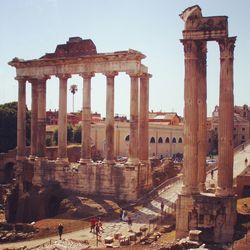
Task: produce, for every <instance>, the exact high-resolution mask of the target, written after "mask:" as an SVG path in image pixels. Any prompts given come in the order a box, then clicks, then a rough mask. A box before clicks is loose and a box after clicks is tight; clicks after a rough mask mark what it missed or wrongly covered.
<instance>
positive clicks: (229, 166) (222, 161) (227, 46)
mask: <svg viewBox="0 0 250 250" xmlns="http://www.w3.org/2000/svg"><path fill="white" fill-rule="evenodd" d="M235 41H236V37H229V38H225V39H221V40H219V41H218V42H219V46H220V67H221V70H220V98H219V133H218V143H219V162H218V183H217V189H216V195H217V196H230V195H233V190H232V187H233V155H234V154H233V126H234V124H233V116H234V94H233V60H234V46H235V45H234V44H235Z"/></svg>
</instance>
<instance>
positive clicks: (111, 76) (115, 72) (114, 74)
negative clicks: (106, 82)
mask: <svg viewBox="0 0 250 250" xmlns="http://www.w3.org/2000/svg"><path fill="white" fill-rule="evenodd" d="M103 74H104V75H105V76H106V77H110V78H113V77H115V76H117V75H118V72H117V71H107V72H104V73H103Z"/></svg>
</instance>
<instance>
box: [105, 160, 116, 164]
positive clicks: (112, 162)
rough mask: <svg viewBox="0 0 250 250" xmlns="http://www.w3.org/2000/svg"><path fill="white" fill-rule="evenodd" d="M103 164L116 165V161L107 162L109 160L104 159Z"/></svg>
mask: <svg viewBox="0 0 250 250" xmlns="http://www.w3.org/2000/svg"><path fill="white" fill-rule="evenodd" d="M103 163H104V164H107V165H109V164H110V165H115V160H107V159H104V160H103Z"/></svg>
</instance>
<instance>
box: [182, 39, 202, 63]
mask: <svg viewBox="0 0 250 250" xmlns="http://www.w3.org/2000/svg"><path fill="white" fill-rule="evenodd" d="M181 43H182V44H183V46H184V55H185V59H194V60H196V59H197V46H198V42H197V41H194V40H190V39H181Z"/></svg>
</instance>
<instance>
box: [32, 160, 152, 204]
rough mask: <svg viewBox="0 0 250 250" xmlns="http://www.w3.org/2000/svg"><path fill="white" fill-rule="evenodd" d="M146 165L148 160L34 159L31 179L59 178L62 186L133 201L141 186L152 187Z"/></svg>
mask: <svg viewBox="0 0 250 250" xmlns="http://www.w3.org/2000/svg"><path fill="white" fill-rule="evenodd" d="M149 168H150V165H149V164H138V165H127V164H116V165H108V164H104V163H99V164H97V163H90V164H87V165H80V164H70V165H65V164H59V163H56V162H55V161H46V160H45V161H35V162H34V175H33V178H32V183H33V184H35V185H46V184H49V183H53V182H58V183H60V185H61V187H62V188H63V189H67V190H72V191H77V192H80V193H83V194H87V195H91V194H92V195H104V196H113V197H114V198H116V199H119V200H125V201H135V200H137V199H138V197H139V196H140V194H141V193H142V191H144V189H148V188H151V186H150V183H151V184H152V181H150V179H151V176H150V178H149V177H148V176H146V175H145V173H148V172H149V171H148V169H149ZM139 173H141V176H140V174H139ZM142 173H143V174H142Z"/></svg>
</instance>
